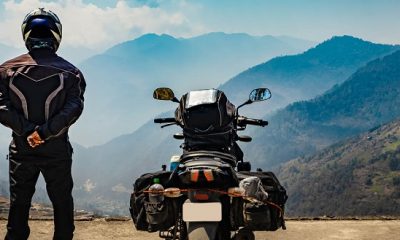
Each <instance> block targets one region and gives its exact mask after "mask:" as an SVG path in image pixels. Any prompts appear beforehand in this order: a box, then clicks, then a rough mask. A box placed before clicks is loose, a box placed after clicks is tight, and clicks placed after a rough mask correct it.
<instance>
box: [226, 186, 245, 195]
mask: <svg viewBox="0 0 400 240" xmlns="http://www.w3.org/2000/svg"><path fill="white" fill-rule="evenodd" d="M228 194H229V196H231V197H241V196H243V195H244V194H245V190H244V189H243V188H240V187H233V188H228Z"/></svg>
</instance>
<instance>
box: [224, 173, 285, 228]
mask: <svg viewBox="0 0 400 240" xmlns="http://www.w3.org/2000/svg"><path fill="white" fill-rule="evenodd" d="M237 177H238V180H239V181H241V180H243V179H245V178H249V177H258V178H259V179H260V180H261V182H262V187H263V189H264V190H265V191H266V192H267V193H268V199H267V200H266V201H264V202H266V204H260V203H259V202H251V201H247V200H243V199H241V198H233V200H232V207H231V218H232V220H231V224H232V228H233V229H237V228H238V227H241V226H245V227H247V228H248V229H250V230H253V231H275V230H277V229H279V228H281V227H282V228H283V229H285V220H284V209H285V203H286V200H287V198H288V197H287V194H286V190H285V188H284V187H283V186H282V185H281V184H280V182H279V180H278V179H277V178H276V176H275V174H274V173H272V172H238V173H237Z"/></svg>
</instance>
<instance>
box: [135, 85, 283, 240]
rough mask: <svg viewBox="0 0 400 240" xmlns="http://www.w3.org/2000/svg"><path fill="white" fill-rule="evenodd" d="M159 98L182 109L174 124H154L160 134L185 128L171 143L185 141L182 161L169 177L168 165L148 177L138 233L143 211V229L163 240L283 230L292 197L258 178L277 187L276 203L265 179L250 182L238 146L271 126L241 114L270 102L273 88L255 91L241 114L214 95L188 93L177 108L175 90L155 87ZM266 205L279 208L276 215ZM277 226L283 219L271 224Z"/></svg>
mask: <svg viewBox="0 0 400 240" xmlns="http://www.w3.org/2000/svg"><path fill="white" fill-rule="evenodd" d="M153 97H154V98H155V99H157V100H163V101H172V102H176V103H179V106H178V108H177V109H176V111H175V117H171V118H156V119H154V123H158V124H163V125H162V126H161V127H162V128H164V127H168V126H172V125H178V126H179V127H181V128H182V132H181V133H177V134H174V136H173V137H174V138H175V139H179V140H184V143H183V144H182V145H181V147H182V148H183V154H182V155H181V156H179V157H174V158H173V161H171V166H170V170H171V171H165V170H166V167H165V166H164V167H163V171H161V172H160V173H154V174H150V175H144V176H142V178H140V180H138V181H136V183H135V193H134V194H133V195H132V196H133V198H132V199H133V200H132V199H131V206H133V207H131V213H132V217H133V218H134V222H135V225H136V228H137V229H140V224H139V223H140V214H142V216H143V214H144V213H143V212H145V214H144V215H146V217H145V219H146V222H147V225H146V224H144V225H146V226H144V227H143V229H146V227H147V230H148V231H157V230H158V231H159V236H160V238H164V239H180V240H186V239H190V240H200V239H201V240H205V239H209V240H214V239H215V240H225V239H237V240H239V239H240V240H252V239H255V237H254V233H253V230H268V231H269V230H276V229H277V228H279V227H282V228H285V226H284V219H283V204H284V202H285V201H286V198H287V196H286V192H285V191H284V189H283V187H282V186H280V184H279V181H278V180H277V179H276V177H275V175H274V174H273V173H268V174H265V173H262V172H261V171H258V172H259V174H258V176H259V177H260V178H261V179H265V181H267V182H268V183H270V182H274V184H275V183H276V182H277V183H278V184H275V185H274V184H272V185H274V186H273V189H272V188H270V189H269V190H271V189H272V190H271V191H272V192H273V191H275V190H276V191H280V195H279V196H278V198H276V197H275V200H276V201H275V203H274V202H273V201H271V196H270V197H268V193H267V190H268V189H267V190H265V189H263V187H262V184H264V183H265V182H264V180H263V181H261V180H260V178H258V177H254V176H252V175H254V173H251V172H250V171H251V164H250V163H249V162H245V161H244V160H243V152H242V151H241V149H240V147H239V146H238V144H237V141H242V142H251V140H252V138H251V137H250V136H244V135H239V134H238V132H239V131H243V130H245V129H246V127H247V126H248V125H254V126H261V127H264V126H267V125H268V122H267V121H264V120H261V119H252V118H248V117H245V116H240V115H239V109H240V108H241V107H243V106H245V105H249V104H252V103H254V102H261V101H265V100H268V99H269V98H271V92H270V90H269V89H267V88H258V89H254V90H253V91H251V93H250V95H249V99H248V100H247V101H245V102H244V103H243V104H241V105H239V106H238V107H237V108H235V106H234V105H233V104H231V103H230V102H229V100H228V99H227V98H226V96H225V94H224V93H223V92H222V91H219V90H216V89H206V90H197V91H190V92H188V93H187V94H185V95H183V96H182V98H181V100H180V101H179V100H178V99H177V98H176V97H175V94H174V92H173V91H172V90H171V89H170V88H157V89H156V90H155V91H154V93H153ZM256 175H257V174H256ZM155 176H157V178H155ZM248 177H250V178H248ZM253 178H256V181H257V182H256V183H255V185H254V184H253V183H251V182H252V181H253V180H254V179H253ZM154 179H156V180H157V181H154ZM244 179H245V180H247V179H250V185H254V186H255V187H254V186H251V187H249V185H245V184H248V183H246V182H245V183H244V185H243V186H242V182H243V181H245V180H244ZM152 180H153V182H151V181H152ZM160 180H162V181H160ZM160 182H162V185H161V184H160ZM253 182H254V181H253ZM261 182H262V183H261ZM163 185H164V186H163ZM239 185H240V186H239ZM246 186H247V187H248V189H245V188H246ZM266 187H267V188H268V186H266ZM252 192H253V193H254V194H252ZM146 194H147V195H146ZM161 195H162V196H163V197H160V196H161ZM157 196H158V198H157ZM140 197H142V198H140ZM138 199H140V201H139V204H138V203H137V202H138ZM132 201H134V203H132ZM135 204H136V205H135ZM140 204H143V206H144V207H141V205H140ZM246 204H247V205H246ZM267 205H269V207H271V206H272V207H274V208H275V209H274V210H270V208H269V207H268V206H267ZM249 206H250V207H249ZM254 209H255V210H254ZM265 219H267V220H268V221H269V222H265V221H266V220H265ZM271 219H278V220H274V221H275V222H273V223H272V221H271ZM278 221H279V222H278ZM166 222H167V223H168V224H166Z"/></svg>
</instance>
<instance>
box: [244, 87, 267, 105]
mask: <svg viewBox="0 0 400 240" xmlns="http://www.w3.org/2000/svg"><path fill="white" fill-rule="evenodd" d="M271 96H272V94H271V91H270V90H269V89H268V88H257V89H254V90H253V91H251V93H250V96H249V100H250V101H251V102H259V101H265V100H268V99H270V98H271Z"/></svg>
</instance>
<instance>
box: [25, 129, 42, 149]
mask: <svg viewBox="0 0 400 240" xmlns="http://www.w3.org/2000/svg"><path fill="white" fill-rule="evenodd" d="M26 140H27V141H28V144H29V146H31V147H32V148H35V147H37V146H39V145H41V144H43V143H44V141H43V140H42V138H41V137H40V135H39V133H38V132H37V131H34V132H33V133H32V134H31V135H29V136H28V137H27V138H26Z"/></svg>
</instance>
